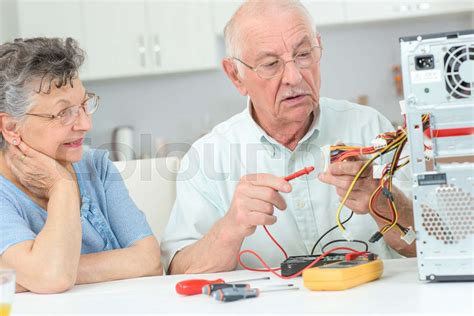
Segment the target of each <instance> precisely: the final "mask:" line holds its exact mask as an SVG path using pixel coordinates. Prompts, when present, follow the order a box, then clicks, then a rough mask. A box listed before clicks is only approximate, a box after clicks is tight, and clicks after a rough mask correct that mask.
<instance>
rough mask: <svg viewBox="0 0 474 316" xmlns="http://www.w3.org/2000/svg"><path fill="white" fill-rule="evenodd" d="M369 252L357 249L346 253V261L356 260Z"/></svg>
mask: <svg viewBox="0 0 474 316" xmlns="http://www.w3.org/2000/svg"><path fill="white" fill-rule="evenodd" d="M366 254H367V252H366V251H357V252H350V253H346V254H345V255H344V259H345V260H346V261H352V260H356V259H357V258H359V257H360V256H364V255H366Z"/></svg>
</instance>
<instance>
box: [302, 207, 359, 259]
mask: <svg viewBox="0 0 474 316" xmlns="http://www.w3.org/2000/svg"><path fill="white" fill-rule="evenodd" d="M352 215H354V212H352V211H351V214H350V215H349V217H348V218H347V219H346V220H344V221H343V222H342V223H341V224H342V225H344V224H345V223H347V222H348V221H349V220H350V219H351V218H352ZM337 227H338V225H335V226H334V227H332V228H330V229H329V230H328V231H326V232H325V233H324V234H322V235H321V237H319V239H318V240H317V241H316V242H315V243H314V246H313V249H311V255H313V254H314V250H315V249H316V246H317V245H318V244H319V243H320V242H321V240H322V239H323V238H324V237H326V235H327V234H329V233H330V232H332V231H333V230H335V229H336V228H337Z"/></svg>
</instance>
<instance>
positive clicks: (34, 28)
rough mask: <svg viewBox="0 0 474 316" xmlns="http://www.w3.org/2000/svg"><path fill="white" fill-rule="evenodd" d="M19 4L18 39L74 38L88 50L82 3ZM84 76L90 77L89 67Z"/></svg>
mask: <svg viewBox="0 0 474 316" xmlns="http://www.w3.org/2000/svg"><path fill="white" fill-rule="evenodd" d="M16 4H17V7H16V12H17V25H16V26H17V30H16V32H17V34H16V35H17V36H16V37H21V38H31V37H41V36H46V37H61V38H64V37H72V38H74V39H75V40H76V41H78V43H79V46H80V47H81V48H82V49H84V48H85V36H84V29H83V18H82V7H81V1H80V0H69V1H63V0H18V1H17V3H16ZM10 8H13V7H10ZM12 12H14V11H12ZM86 63H87V60H86ZM81 77H87V65H86V64H85V65H84V66H83V67H82V68H81Z"/></svg>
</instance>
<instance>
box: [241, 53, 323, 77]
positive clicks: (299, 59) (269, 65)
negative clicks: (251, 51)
mask: <svg viewBox="0 0 474 316" xmlns="http://www.w3.org/2000/svg"><path fill="white" fill-rule="evenodd" d="M322 50H323V49H322V47H321V46H318V45H314V46H311V47H310V48H308V49H306V50H302V51H300V52H298V53H297V54H296V55H295V56H294V57H293V59H290V60H287V61H284V60H283V59H281V58H274V59H272V60H269V61H265V62H264V63H261V64H259V65H257V66H255V67H252V66H250V65H249V64H247V63H245V62H243V61H242V60H240V59H238V58H237V57H232V59H234V60H237V61H238V62H240V63H242V64H243V65H244V66H246V67H247V68H249V69H250V70H252V71H254V72H256V73H257V75H259V76H260V78H263V79H270V78H273V77H277V76H280V75H281V74H282V73H283V72H284V71H285V65H286V64H287V63H289V62H291V61H292V62H294V63H295V66H296V67H298V69H305V68H309V67H310V66H311V65H313V64H314V63H317V62H319V61H320V60H321V56H322Z"/></svg>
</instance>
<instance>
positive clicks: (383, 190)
mask: <svg viewBox="0 0 474 316" xmlns="http://www.w3.org/2000/svg"><path fill="white" fill-rule="evenodd" d="M382 194H383V195H384V196H385V197H386V198H387V199H390V201H392V202H393V201H394V199H393V194H392V192H390V191H389V190H388V189H387V188H385V187H384V188H383V189H382Z"/></svg>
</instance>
